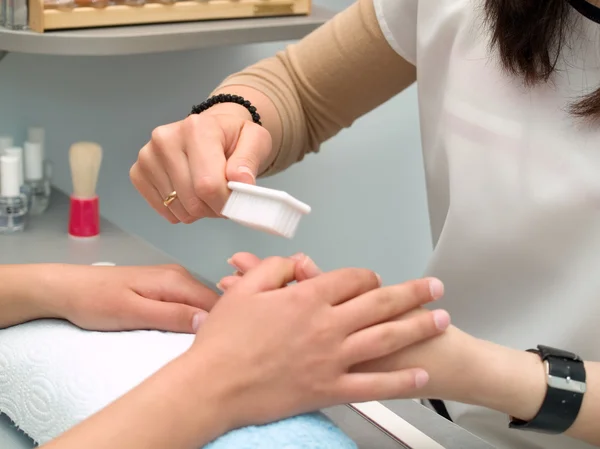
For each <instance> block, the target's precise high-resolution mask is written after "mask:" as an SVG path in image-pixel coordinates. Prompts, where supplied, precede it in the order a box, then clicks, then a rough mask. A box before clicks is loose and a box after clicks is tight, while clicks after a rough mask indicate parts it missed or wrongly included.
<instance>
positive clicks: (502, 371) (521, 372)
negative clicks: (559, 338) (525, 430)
mask: <svg viewBox="0 0 600 449" xmlns="http://www.w3.org/2000/svg"><path fill="white" fill-rule="evenodd" d="M465 335H466V334H465ZM465 340H466V341H467V344H466V345H465V346H464V349H465V351H464V354H463V357H464V358H463V364H464V366H465V369H464V371H463V373H462V377H461V378H456V379H454V383H455V384H456V386H457V388H456V390H455V391H457V392H459V395H460V397H458V398H453V400H456V401H460V402H464V403H467V404H472V405H478V406H482V407H486V408H489V409H492V410H496V411H499V412H502V413H505V414H507V415H510V416H513V417H516V418H519V419H522V420H524V421H529V420H530V419H532V418H533V417H534V416H535V415H536V414H537V412H538V411H539V409H540V407H541V405H542V402H543V400H544V397H545V395H546V390H547V384H546V378H545V375H544V365H543V363H542V361H541V359H540V357H539V356H538V355H536V354H532V353H529V352H526V351H525V350H523V351H521V350H516V349H511V348H507V347H504V346H500V345H496V344H494V343H491V342H488V341H485V340H480V339H477V338H474V337H471V336H467V338H466V339H465Z"/></svg>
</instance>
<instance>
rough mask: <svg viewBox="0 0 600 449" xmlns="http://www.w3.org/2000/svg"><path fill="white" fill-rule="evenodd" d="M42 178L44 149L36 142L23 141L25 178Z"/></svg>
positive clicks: (31, 179) (30, 179)
mask: <svg viewBox="0 0 600 449" xmlns="http://www.w3.org/2000/svg"><path fill="white" fill-rule="evenodd" d="M43 178H44V151H43V149H42V145H41V144H40V143H38V142H25V179H26V180H28V181H39V180H41V179H43Z"/></svg>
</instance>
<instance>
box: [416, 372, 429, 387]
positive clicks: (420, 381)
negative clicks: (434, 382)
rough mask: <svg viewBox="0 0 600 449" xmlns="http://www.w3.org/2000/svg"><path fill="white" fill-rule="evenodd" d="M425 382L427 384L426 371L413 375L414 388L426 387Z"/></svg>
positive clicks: (427, 375)
mask: <svg viewBox="0 0 600 449" xmlns="http://www.w3.org/2000/svg"><path fill="white" fill-rule="evenodd" d="M427 382H429V374H427V371H418V372H417V374H415V386H416V387H417V388H423V387H424V386H425V385H427Z"/></svg>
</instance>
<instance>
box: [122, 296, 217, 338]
mask: <svg viewBox="0 0 600 449" xmlns="http://www.w3.org/2000/svg"><path fill="white" fill-rule="evenodd" d="M207 316H208V313H207V312H205V311H204V310H202V309H198V308H196V307H193V306H189V305H187V304H179V303H169V302H162V301H154V300H148V299H146V298H144V299H143V300H140V301H139V302H137V304H136V307H135V313H132V316H131V317H130V319H129V323H128V326H127V327H128V328H130V329H153V330H159V331H165V332H179V333H185V334H193V333H195V332H196V330H197V329H198V327H199V326H200V324H201V323H202V322H203V321H204V320H205V319H206V317H207Z"/></svg>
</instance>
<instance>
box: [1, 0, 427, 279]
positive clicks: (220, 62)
mask: <svg viewBox="0 0 600 449" xmlns="http://www.w3.org/2000/svg"><path fill="white" fill-rule="evenodd" d="M344 3H346V2H344V1H338V2H337V3H336V4H335V5H336V6H337V7H341V5H342V4H344ZM284 45H285V43H277V44H262V45H252V46H240V47H232V48H220V49H210V50H203V51H196V52H185V53H171V54H159V55H147V56H134V57H98V58H88V57H77V58H76V57H50V56H33V55H19V54H10V55H8V56H7V57H6V58H5V59H4V60H3V61H2V62H0V133H1V134H4V133H11V134H14V135H15V137H16V138H17V139H18V140H22V139H23V138H24V136H25V130H26V127H27V126H28V125H30V124H32V125H38V124H40V125H43V126H45V127H46V129H47V139H48V143H47V148H48V154H49V156H50V157H51V159H53V160H54V162H55V184H56V185H57V186H58V187H60V188H62V189H67V190H70V177H69V171H68V163H67V154H68V148H69V145H70V144H71V143H72V142H74V141H77V140H95V141H98V142H99V143H100V144H101V145H102V146H103V147H104V150H105V156H104V162H103V166H102V169H101V174H100V180H99V186H98V191H99V194H100V196H101V201H102V212H103V214H104V215H105V216H106V217H107V218H109V219H111V220H113V221H114V222H115V223H117V224H118V225H120V226H122V227H123V228H125V229H126V230H128V231H131V232H134V233H136V234H138V235H140V236H141V237H143V238H145V239H147V240H148V241H150V242H151V243H153V244H155V245H156V246H158V247H160V248H162V249H163V250H165V251H167V252H169V253H170V254H172V255H174V256H175V257H177V258H178V259H179V260H181V261H182V263H184V264H185V265H187V266H188V267H190V268H192V269H194V270H197V271H198V272H200V273H202V274H203V275H204V276H206V277H207V278H209V279H211V280H214V281H216V280H218V279H219V278H220V277H221V276H223V275H225V274H228V273H229V272H230V268H229V267H228V266H227V265H226V262H225V261H226V259H227V258H228V257H229V256H230V255H231V254H232V253H234V252H236V251H242V250H244V251H253V252H255V253H257V254H259V255H261V256H266V255H289V254H292V253H294V252H297V251H303V252H305V253H307V254H309V255H311V256H312V257H313V258H314V259H315V260H316V261H317V262H318V263H319V264H320V265H321V266H322V267H323V268H324V269H333V268H338V267H343V266H364V267H369V268H373V269H375V270H377V271H378V272H379V273H380V274H381V275H382V276H383V278H384V281H385V282H386V283H390V282H396V281H399V280H403V279H407V278H410V277H416V276H419V275H420V273H421V271H422V269H423V267H424V265H425V262H426V259H427V257H428V255H429V253H430V238H429V224H428V218H427V209H426V204H425V187H424V180H423V170H422V160H421V153H420V140H419V133H418V117H417V109H416V90H415V89H414V88H413V89H410V90H408V91H407V92H405V93H403V94H401V95H400V96H398V97H397V98H395V99H393V100H392V101H390V102H388V103H387V104H386V105H384V106H383V107H381V108H379V109H378V110H377V111H374V112H373V113H371V114H369V115H368V116H366V117H364V118H362V119H361V120H359V121H358V122H357V123H356V124H355V125H354V126H353V127H352V128H351V129H350V130H347V131H344V132H342V133H341V134H340V135H339V136H337V137H335V138H334V139H332V140H331V141H330V142H327V143H326V144H325V145H324V146H323V148H322V152H321V153H320V154H319V155H311V156H308V157H307V158H306V160H305V161H304V162H303V163H301V164H299V165H297V166H295V167H293V168H292V169H290V170H288V171H287V172H286V173H284V174H281V175H278V176H276V177H273V178H270V179H268V180H264V181H262V184H263V185H266V186H270V187H277V188H281V189H284V190H287V191H288V192H290V193H291V194H292V195H295V196H297V197H298V198H299V199H301V200H303V201H305V202H307V203H309V204H310V205H311V206H312V207H313V212H312V214H311V215H309V216H308V217H307V218H304V219H303V222H302V223H301V225H300V229H299V231H298V234H297V236H296V238H295V239H294V240H292V241H287V240H284V239H281V238H277V237H273V236H269V235H262V234H259V233H257V232H255V231H251V230H248V229H244V228H241V227H239V226H237V225H235V224H233V223H229V222H225V221H222V220H205V221H201V222H199V223H196V224H193V225H176V226H173V225H169V224H168V223H166V222H164V221H163V220H162V219H161V218H160V217H159V216H158V215H156V214H155V213H154V212H153V211H152V210H151V209H150V208H149V207H148V206H147V205H146V204H145V203H144V201H142V200H141V198H140V197H139V196H138V194H137V192H136V191H135V190H134V189H133V188H132V186H131V184H130V182H129V179H128V170H129V167H130V166H131V164H132V163H133V161H134V160H135V158H136V155H137V152H138V150H139V149H140V148H141V146H142V145H143V144H144V143H145V142H146V141H147V139H148V137H149V134H150V132H151V130H152V129H153V128H154V127H155V126H157V125H160V124H164V123H167V122H170V121H175V120H178V119H181V118H183V117H185V115H186V114H187V113H188V111H189V109H190V107H191V106H192V103H194V102H197V101H199V100H201V99H203V98H204V97H205V96H206V95H207V94H208V93H209V91H210V90H211V89H212V88H213V87H214V86H215V85H216V84H217V83H218V82H219V81H220V80H221V79H222V78H223V77H224V76H226V75H227V74H229V73H231V72H232V71H235V70H238V69H240V68H242V67H244V66H245V65H247V64H250V63H252V62H254V61H256V60H258V59H260V58H261V57H264V56H268V55H271V54H272V53H273V52H274V51H276V50H277V49H279V48H282V47H283V46H284ZM0 250H1V248H0Z"/></svg>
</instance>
